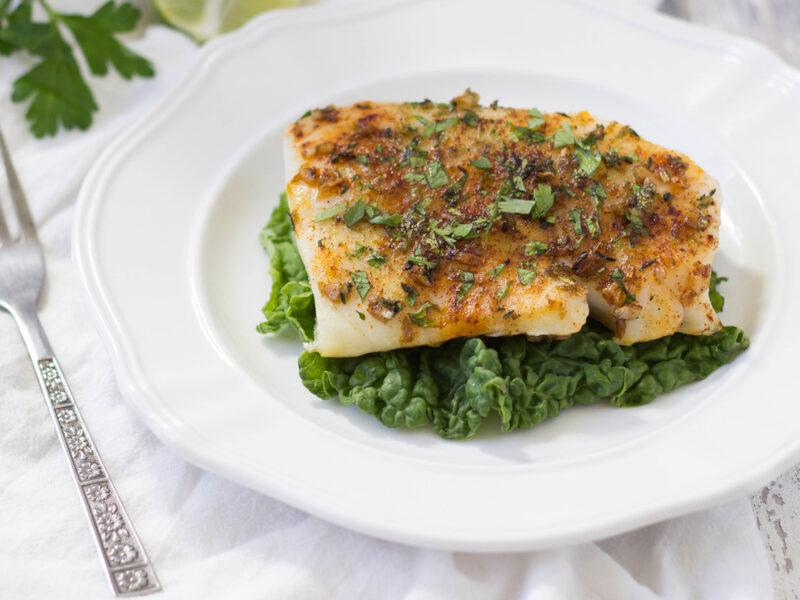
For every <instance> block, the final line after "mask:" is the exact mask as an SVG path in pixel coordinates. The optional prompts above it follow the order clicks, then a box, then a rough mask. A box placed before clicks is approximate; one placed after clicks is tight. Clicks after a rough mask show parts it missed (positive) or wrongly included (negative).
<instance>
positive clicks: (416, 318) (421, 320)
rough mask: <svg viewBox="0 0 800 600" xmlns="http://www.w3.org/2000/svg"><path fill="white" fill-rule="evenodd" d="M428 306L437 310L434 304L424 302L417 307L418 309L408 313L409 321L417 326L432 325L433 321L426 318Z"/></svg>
mask: <svg viewBox="0 0 800 600" xmlns="http://www.w3.org/2000/svg"><path fill="white" fill-rule="evenodd" d="M429 308H433V309H435V310H439V308H438V307H437V306H436V305H435V304H431V303H430V302H426V303H425V304H423V305H422V306H420V307H419V310H418V311H417V312H413V313H410V314H409V315H408V316H409V318H410V319H411V322H412V323H414V325H417V326H419V327H433V326H434V322H433V321H431V320H430V319H429V318H428V309H429Z"/></svg>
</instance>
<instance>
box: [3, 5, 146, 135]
mask: <svg viewBox="0 0 800 600" xmlns="http://www.w3.org/2000/svg"><path fill="white" fill-rule="evenodd" d="M34 4H38V5H39V6H40V7H41V8H42V9H43V14H44V20H42V21H40V20H35V18H34V15H33V5H34ZM140 14H141V13H140V11H139V9H137V8H135V7H134V6H133V5H131V4H130V3H129V2H123V3H121V4H119V5H117V4H116V3H115V2H114V1H113V0H112V1H109V2H106V3H105V4H103V5H102V6H101V7H100V8H99V9H97V11H95V12H94V13H93V14H91V15H89V16H83V15H74V14H65V13H60V12H57V11H55V10H53V9H52V8H51V7H50V5H49V4H48V3H47V1H46V0H21V1H18V2H15V0H0V55H2V56H10V55H11V54H13V53H14V52H18V51H24V52H27V53H28V54H30V55H32V56H34V57H36V58H37V59H38V62H37V63H36V64H35V65H34V66H33V68H31V69H30V70H29V71H28V72H27V73H24V74H23V75H22V76H21V77H19V78H18V79H17V80H16V81H15V82H14V87H13V91H12V93H11V99H12V100H13V101H14V102H24V101H26V100H28V99H31V103H30V105H29V106H28V111H27V112H26V114H25V117H26V118H27V119H28V120H29V121H30V127H31V131H32V132H33V134H34V135H35V136H36V137H40V138H41V137H44V136H46V135H55V134H56V132H57V131H58V129H59V127H63V128H64V129H73V128H75V127H77V128H78V129H87V128H88V127H89V126H90V125H91V124H92V115H93V113H94V112H96V111H97V110H98V106H97V102H96V101H95V98H94V95H93V94H92V91H91V90H90V89H89V85H88V84H87V82H86V80H85V78H84V76H83V73H82V72H81V68H80V67H79V66H78V62H77V60H76V59H75V54H74V52H73V47H72V45H70V43H69V42H68V41H67V40H66V39H65V37H64V33H65V32H67V31H68V32H69V33H70V35H71V38H72V39H74V41H75V43H76V44H77V46H78V47H79V48H80V50H81V52H82V53H83V56H84V58H85V59H86V64H87V65H88V66H89V70H90V71H91V73H92V74H93V75H105V74H106V73H108V70H109V65H110V66H112V67H113V68H114V69H115V70H116V71H117V73H119V74H120V76H122V78H123V79H131V78H132V77H134V76H136V75H138V76H139V77H152V76H153V75H154V74H155V71H154V70H153V66H152V64H151V63H150V61H148V60H147V59H146V58H144V57H142V56H139V55H138V54H136V53H134V52H132V51H131V50H129V49H128V48H126V47H125V46H124V45H123V44H122V43H120V42H119V41H118V40H117V38H116V37H115V36H116V35H117V34H120V33H125V32H128V31H132V30H133V29H134V28H135V27H136V23H137V22H138V20H139V17H140Z"/></svg>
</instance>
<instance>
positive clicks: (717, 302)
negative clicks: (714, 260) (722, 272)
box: [708, 271, 728, 313]
mask: <svg viewBox="0 0 800 600" xmlns="http://www.w3.org/2000/svg"><path fill="white" fill-rule="evenodd" d="M723 281H728V278H727V277H720V276H719V275H717V273H716V272H715V271H711V282H710V285H709V287H708V298H709V300H710V301H711V307H712V308H713V309H714V311H715V312H718V313H721V312H722V309H723V308H724V307H725V298H723V297H722V294H720V293H719V291H717V286H719V284H720V283H722V282H723Z"/></svg>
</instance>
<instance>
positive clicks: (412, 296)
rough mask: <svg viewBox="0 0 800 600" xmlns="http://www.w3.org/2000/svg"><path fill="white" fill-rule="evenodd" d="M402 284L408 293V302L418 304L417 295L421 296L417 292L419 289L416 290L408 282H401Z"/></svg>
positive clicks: (411, 304) (412, 304)
mask: <svg viewBox="0 0 800 600" xmlns="http://www.w3.org/2000/svg"><path fill="white" fill-rule="evenodd" d="M400 286H401V287H402V288H403V291H404V292H405V293H406V304H408V305H409V306H414V304H416V302H417V296H419V294H418V293H417V290H415V289H414V288H413V287H411V286H410V285H408V284H407V283H401V284H400Z"/></svg>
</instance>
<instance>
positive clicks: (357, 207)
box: [344, 198, 365, 228]
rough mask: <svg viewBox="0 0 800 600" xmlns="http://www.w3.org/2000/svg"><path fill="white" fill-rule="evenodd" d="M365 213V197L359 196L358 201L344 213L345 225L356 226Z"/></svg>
mask: <svg viewBox="0 0 800 600" xmlns="http://www.w3.org/2000/svg"><path fill="white" fill-rule="evenodd" d="M364 214H365V207H364V199H363V198H359V200H358V202H356V203H355V204H353V205H352V206H351V207H350V208H349V209H347V212H346V213H344V222H345V225H347V226H348V227H351V228H352V227H353V226H355V224H356V223H358V222H359V221H360V220H361V219H363V218H364Z"/></svg>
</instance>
